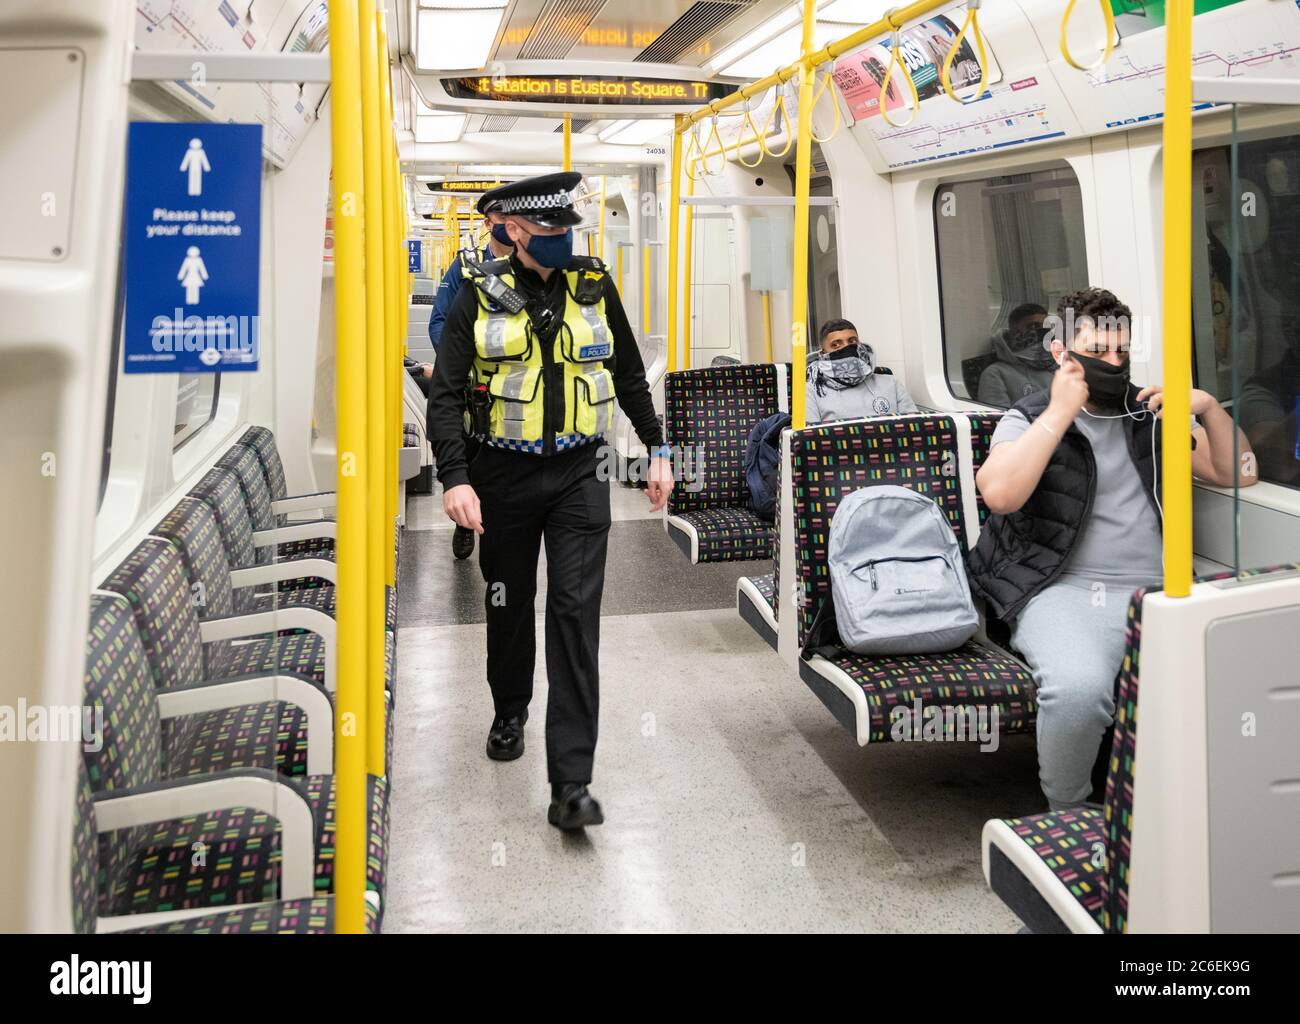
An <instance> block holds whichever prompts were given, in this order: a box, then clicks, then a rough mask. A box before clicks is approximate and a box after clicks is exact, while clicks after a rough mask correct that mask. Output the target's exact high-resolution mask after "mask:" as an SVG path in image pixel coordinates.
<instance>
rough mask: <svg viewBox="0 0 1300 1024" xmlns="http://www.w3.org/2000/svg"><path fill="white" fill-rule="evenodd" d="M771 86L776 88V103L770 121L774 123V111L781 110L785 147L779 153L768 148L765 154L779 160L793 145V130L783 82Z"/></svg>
mask: <svg viewBox="0 0 1300 1024" xmlns="http://www.w3.org/2000/svg"><path fill="white" fill-rule="evenodd" d="M773 88H774V89H776V103H774V104H773V105H772V123H773V124H776V112H777V110H778V109H779V110H780V111H781V123H782V124H783V125H784V126H785V147H784V148H783V149H782V150H781V151H780V152H779V153H778V152H777V151H776V150H774V149H769V150H768V151H767V155H768V156H774V157H776V158H777V159H778V160H779V159H780V158H781V157H783V156H785V155H786V154H787V153H788V152H790V147H791V146H793V145H794V138H795V132H794V131H793V126H792V125H791V124H790V111H789V110H788V109H787V108H786V105H785V83H784V82H777V83H776V85H774V86H773ZM764 148H766V144H764Z"/></svg>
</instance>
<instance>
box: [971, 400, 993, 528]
mask: <svg viewBox="0 0 1300 1024" xmlns="http://www.w3.org/2000/svg"><path fill="white" fill-rule="evenodd" d="M967 419H968V420H970V453H971V473H972V474H975V473H978V472H979V471H980V467H981V466H983V465H984V460H985V459H987V458H988V457H989V449H990V446H991V445H992V443H993V431H995V430H996V429H997V427H998V421H999V420H1001V419H1002V414H1001V413H979V414H973V415H970V416H968V417H967ZM975 507H976V508H977V509H979V519H980V522H979V524H980V526H983V525H984V521H985V520H986V519H988V517H989V509H988V506H987V505H985V504H984V496H983V495H982V494H980V492H979V488H978V487H977V488H976V489H975Z"/></svg>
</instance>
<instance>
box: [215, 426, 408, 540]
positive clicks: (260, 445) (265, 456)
mask: <svg viewBox="0 0 1300 1024" xmlns="http://www.w3.org/2000/svg"><path fill="white" fill-rule="evenodd" d="M407 426H411V424H407ZM236 443H237V444H242V445H245V446H247V447H249V448H252V449H253V452H254V453H255V454H256V455H257V461H258V462H259V463H260V464H261V466H262V473H263V475H264V476H265V477H266V486H267V488H268V489H269V490H270V492H271V500H272V501H284V500H285V499H286V498H288V497H290V495H289V491H288V486H287V485H286V483H285V478H284V463H283V462H282V461H281V460H280V449H279V447H278V446H277V445H276V443H275V435H274V434H273V433H271V431H270V430H268V429H267V428H266V427H249V428H248V429H247V430H246V431H244V435H243V437H241V438H240V439H239V440H238V441H237V442H236ZM293 497H294V498H295V499H301V498H315V497H320V498H322V499H324V500H325V501H326V506H327V507H326V508H324V509H321V510H319V511H320V512H321V514H322V515H323V516H324V518H326V519H333V518H334V513H333V511H332V510H333V508H334V507H335V505H336V504H337V501H338V497H337V495H336V494H334V493H333V492H332V491H318V492H316V493H315V494H299V495H293ZM277 518H278V520H279V522H280V525H281V526H283V525H284V524H285V522H286V519H285V516H283V515H281V516H278V517H277Z"/></svg>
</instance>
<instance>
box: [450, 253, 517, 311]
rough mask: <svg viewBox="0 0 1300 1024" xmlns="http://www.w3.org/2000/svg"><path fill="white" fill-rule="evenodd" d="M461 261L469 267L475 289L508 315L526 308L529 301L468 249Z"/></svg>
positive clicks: (462, 255) (461, 255) (462, 254)
mask: <svg viewBox="0 0 1300 1024" xmlns="http://www.w3.org/2000/svg"><path fill="white" fill-rule="evenodd" d="M460 259H461V263H462V264H463V265H464V266H466V267H468V268H469V270H470V273H471V274H472V275H473V280H474V285H475V287H477V288H478V290H479V291H481V292H482V293H483V294H484V295H486V296H487V297H488V298H489V299H491V300H492V301H493V302H494V303H496V304H497V305H498V306H500V307H501V308H502V309H504V310H505V311H506V312H507V313H509V314H511V315H512V316H513V315H514V314H515V313H518V312H519V311H520V310H521V309H523V308H524V305H525V303H526V301H527V300H525V299H524V297H523V296H522V295H520V294H519V292H517V291H515V290H514V289H513V288H511V287H510V286H509V285H508V284H506V283H505V282H504V281H502V280H501V278H499V277H498V276H497V275H496V274H494V273H492V268H491V267H490V266H488V265H485V264H483V263H480V262H479V261H478V260H476V259H475V258H474V254H473V253H472V252H470V251H469V250H468V249H466V250H464V251H463V252H461V254H460ZM496 262H498V261H495V260H494V261H493V263H496Z"/></svg>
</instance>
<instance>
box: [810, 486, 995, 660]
mask: <svg viewBox="0 0 1300 1024" xmlns="http://www.w3.org/2000/svg"><path fill="white" fill-rule="evenodd" d="M827 565H828V569H829V575H830V583H831V602H829V603H830V604H831V605H832V607H830V608H828V607H827V603H823V605H822V607H821V608H819V609H818V612H817V619H818V620H819V621H815V622H814V623H813V627H812V629H811V630H810V631H809V636H808V643H807V644H805V653H808V652H810V651H812V650H813V649H815V648H817V647H819V646H824V645H825V641H826V639H827V637H828V636H829V633H830V625H829V622H828V621H827V620H829V618H830V616H831V614H832V612H833V615H834V625H835V629H836V631H838V633H839V641H840V644H841V645H843V646H844V647H845V648H847V649H848V650H850V651H853V652H854V653H855V654H872V655H879V654H938V653H940V652H943V651H951V650H954V649H956V648H958V647H960V646H961V645H962V644H964V643H965V642H966V641H967V640H969V639H970V638H971V637H972V636H974V634H975V631H976V630H977V629H978V628H979V616H978V615H977V614H976V612H975V605H974V603H973V602H972V601H971V595H970V584H969V583H968V582H967V579H966V566H965V563H964V562H963V560H962V554H961V546H960V545H959V543H958V541H957V537H956V535H955V534H954V533H953V532H952V527H951V526H949V525H948V521H947V520H946V519H945V518H944V515H943V512H942V511H941V510H940V509H939V506H938V505H936V504H935V503H934V501H933V500H932V499H930V498H928V497H926V496H925V495H923V494H919V493H917V492H916V491H913V490H910V489H909V488H906V487H900V486H897V485H895V484H880V485H876V486H870V487H862V488H859V489H858V490H856V491H853V492H852V493H851V494H849V495H847V496H846V497H845V498H844V499H843V500H842V501H841V502H840V504H839V507H838V508H837V509H836V510H835V514H834V515H833V516H832V517H831V529H830V541H829V544H828V546H827Z"/></svg>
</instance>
